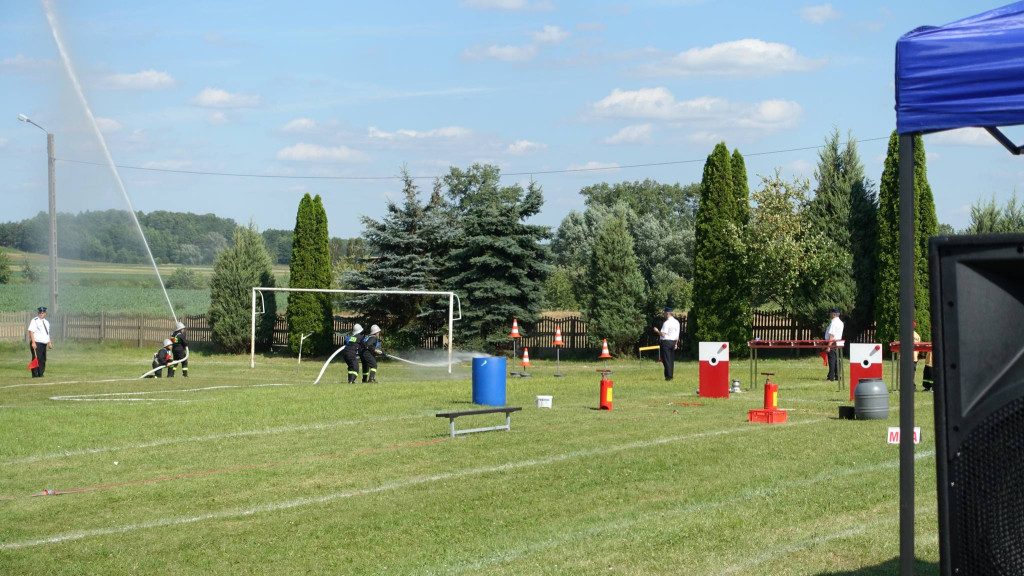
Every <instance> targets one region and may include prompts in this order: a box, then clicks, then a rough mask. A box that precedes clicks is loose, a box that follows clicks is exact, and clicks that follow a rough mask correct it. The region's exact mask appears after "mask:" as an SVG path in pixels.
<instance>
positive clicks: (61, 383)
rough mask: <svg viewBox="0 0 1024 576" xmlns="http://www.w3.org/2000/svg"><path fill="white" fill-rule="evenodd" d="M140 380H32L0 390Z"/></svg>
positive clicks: (2, 387) (0, 388) (3, 387)
mask: <svg viewBox="0 0 1024 576" xmlns="http://www.w3.org/2000/svg"><path fill="white" fill-rule="evenodd" d="M134 380H138V378H109V379H106V380H66V381H63V382H38V383H35V382H32V383H25V384H8V385H7V386H0V390H5V389H7V388H31V387H35V386H63V385H66V384H106V383H108V382H132V381H134Z"/></svg>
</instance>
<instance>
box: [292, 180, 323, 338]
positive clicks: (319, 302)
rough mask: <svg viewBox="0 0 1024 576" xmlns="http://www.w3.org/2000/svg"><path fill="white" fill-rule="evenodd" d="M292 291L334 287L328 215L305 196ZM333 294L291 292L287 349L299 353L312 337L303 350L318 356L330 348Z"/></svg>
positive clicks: (299, 217) (294, 242)
mask: <svg viewBox="0 0 1024 576" xmlns="http://www.w3.org/2000/svg"><path fill="white" fill-rule="evenodd" d="M289 271H290V274H289V280H288V281H289V286H290V287H292V288H318V289H325V288H330V287H331V249H330V235H329V234H328V232H327V213H326V212H325V211H324V206H323V203H322V201H321V200H320V196H319V195H317V196H316V197H315V198H312V197H310V195H309V194H306V195H304V196H303V197H302V200H301V201H299V210H298V213H297V214H296V217H295V232H294V234H293V235H292V261H291V264H290V266H289ZM331 301H332V300H331V296H330V294H319V293H313V292H290V293H289V295H288V313H287V315H288V347H289V348H290V349H291V350H292V352H294V353H298V351H299V344H300V342H301V337H302V335H304V334H309V333H313V336H312V337H311V339H308V340H307V342H308V343H306V344H303V350H304V351H306V352H308V353H310V354H316V353H320V352H325V351H326V350H327V349H328V348H329V347H330V344H331V336H332V333H333V324H334V322H333V314H332V308H333V306H332V305H331Z"/></svg>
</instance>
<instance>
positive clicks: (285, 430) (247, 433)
mask: <svg viewBox="0 0 1024 576" xmlns="http://www.w3.org/2000/svg"><path fill="white" fill-rule="evenodd" d="M431 416H433V413H431ZM409 418H423V416H420V415H410V416H396V417H394V418H365V419H361V420H339V421H337V422H324V423H322V424H302V425H299V426H280V427H277V428H263V429H260V430H243V431H240V432H227V433H224V434H210V435H208V436H189V437H185V438H163V439H159V440H153V441H152V442H143V443H140V444H122V445H120V446H102V447H99V448H85V449H81V450H68V451H65V452H51V453H49V454H40V455H38V456H26V457H24V458H16V459H14V460H7V461H5V462H4V463H3V464H4V465H10V464H31V463H33V462H40V461H42V460H53V459H56V458H65V457H70V456H83V455H89V454H101V453H105V452H117V451H119V450H139V449H144V448H156V447H159V446H167V445H169V444H183V443H191V442H213V441H217V440H227V439H232V438H247V437H251V436H272V435H274V434H289V433H291V432H310V431H316V430H328V429H331V428H337V427H340V426H350V425H355V424H366V423H370V422H388V421H391V420H405V419H409Z"/></svg>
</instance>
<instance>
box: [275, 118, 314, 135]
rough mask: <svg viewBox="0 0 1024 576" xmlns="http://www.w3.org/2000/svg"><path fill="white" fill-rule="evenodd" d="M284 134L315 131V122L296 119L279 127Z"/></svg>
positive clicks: (307, 119)
mask: <svg viewBox="0 0 1024 576" xmlns="http://www.w3.org/2000/svg"><path fill="white" fill-rule="evenodd" d="M281 130H283V131H285V132H310V131H312V130H316V122H314V121H312V120H310V119H309V118H296V119H295V120H292V121H291V122H289V123H287V124H285V125H284V126H283V127H281Z"/></svg>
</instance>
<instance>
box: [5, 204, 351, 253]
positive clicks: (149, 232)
mask: <svg viewBox="0 0 1024 576" xmlns="http://www.w3.org/2000/svg"><path fill="white" fill-rule="evenodd" d="M136 215H137V216H138V219H139V224H140V225H141V226H142V230H143V232H144V233H145V235H146V240H147V241H148V243H149V249H150V251H152V253H153V258H155V259H156V261H157V263H158V264H183V265H186V266H196V265H202V264H212V263H213V261H214V259H215V258H216V257H217V255H218V254H219V253H220V252H221V251H223V250H224V249H225V248H229V247H230V246H232V237H233V235H234V233H235V229H237V228H238V224H237V223H236V222H235V221H234V220H233V219H231V218H220V217H218V216H216V215H214V214H192V213H191V212H168V211H165V210H157V211H154V212H149V213H146V212H137V213H136ZM292 233H293V232H292V231H291V230H275V229H267V230H264V231H263V232H262V236H263V241H264V243H265V244H266V245H267V251H268V252H269V254H270V257H271V262H272V263H274V264H288V263H290V262H291V257H292ZM49 238H50V219H49V215H48V214H46V213H45V212H40V213H39V214H37V215H36V216H34V217H32V218H27V219H25V220H21V221H16V222H5V223H0V246H6V247H8V248H16V249H18V250H21V251H23V252H34V253H37V254H46V253H47V252H48V247H49V242H50V240H49ZM330 242H331V259H332V261H334V262H339V263H340V262H343V261H344V260H345V259H346V258H353V257H354V258H362V257H364V256H365V252H366V249H365V243H364V242H363V241H362V239H359V238H355V239H346V238H331V240H330ZM57 252H58V254H60V256H61V258H69V259H72V260H86V261H91V262H115V263H122V264H140V263H145V262H148V261H149V258H148V257H147V256H146V249H145V247H144V246H143V244H142V239H141V238H139V232H138V230H137V229H136V228H135V223H134V222H133V221H132V218H131V215H130V214H129V213H128V212H127V211H124V210H103V211H88V212H82V213H79V214H67V213H63V212H59V213H58V214H57Z"/></svg>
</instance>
